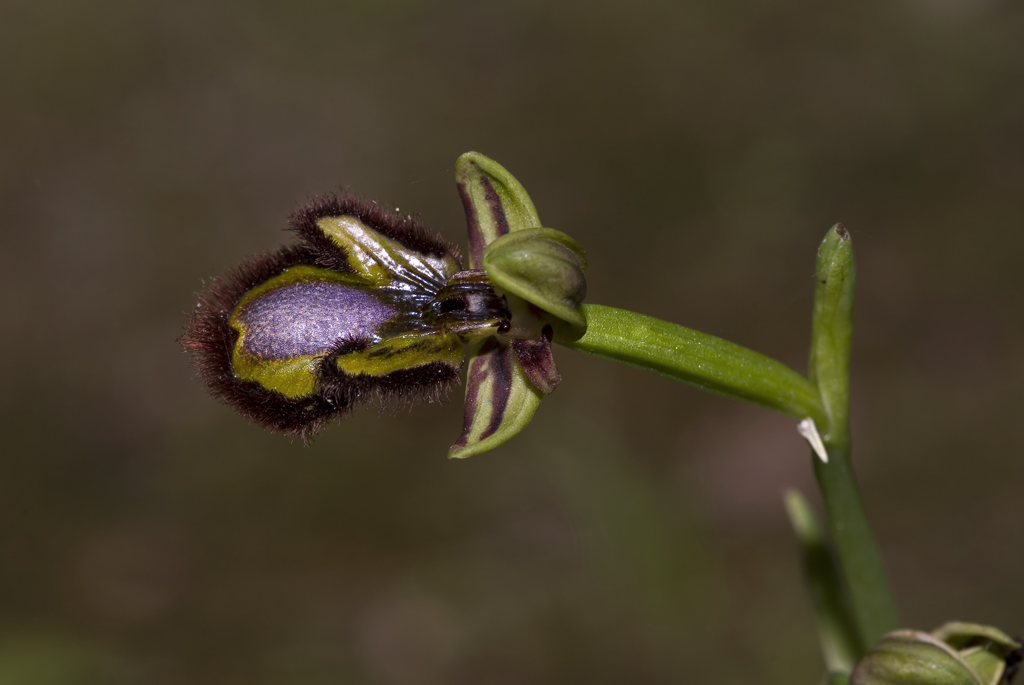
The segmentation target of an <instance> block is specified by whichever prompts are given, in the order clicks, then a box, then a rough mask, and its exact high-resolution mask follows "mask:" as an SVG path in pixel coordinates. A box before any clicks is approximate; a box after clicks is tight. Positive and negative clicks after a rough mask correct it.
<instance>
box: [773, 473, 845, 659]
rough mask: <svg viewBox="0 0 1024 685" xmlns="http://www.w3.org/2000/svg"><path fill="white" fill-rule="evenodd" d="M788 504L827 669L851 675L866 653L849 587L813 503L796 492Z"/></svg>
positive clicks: (786, 499)
mask: <svg viewBox="0 0 1024 685" xmlns="http://www.w3.org/2000/svg"><path fill="white" fill-rule="evenodd" d="M785 502H786V512H787V513H788V514H789V520H790V523H792V525H793V532H795V533H796V537H797V540H798V541H799V542H800V550H801V552H802V554H801V556H802V557H803V567H804V581H805V583H806V585H807V590H808V593H809V594H810V596H811V604H812V606H813V607H814V614H815V617H816V618H817V619H818V639H819V640H820V642H821V651H822V654H823V655H824V657H825V666H826V668H828V670H829V672H831V673H849V672H850V671H852V670H853V665H854V663H855V662H856V661H857V659H859V658H860V656H861V655H862V654H863V653H864V650H863V649H862V647H861V644H860V635H859V634H858V632H857V629H856V627H855V626H854V622H853V618H852V616H851V615H850V613H851V612H850V606H849V597H848V596H847V593H846V587H845V586H844V585H843V581H842V578H840V576H839V569H837V568H836V565H835V560H834V558H833V556H832V550H831V549H830V548H829V544H828V539H827V537H826V535H825V531H824V530H823V529H822V528H821V525H820V524H819V523H818V518H817V517H816V516H815V515H814V510H813V509H812V508H811V505H810V503H809V502H808V501H807V500H806V499H804V497H803V495H801V494H800V493H799V492H796V491H795V490H790V491H789V492H787V493H786V498H785Z"/></svg>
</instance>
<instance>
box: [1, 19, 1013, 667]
mask: <svg viewBox="0 0 1024 685" xmlns="http://www.w3.org/2000/svg"><path fill="white" fill-rule="evenodd" d="M466 150H479V151H481V152H483V153H485V154H487V155H489V156H491V157H493V158H495V159H497V160H498V161H499V162H501V163H502V164H504V165H505V166H506V167H508V168H509V169H510V170H511V171H512V173H514V174H515V175H516V176H517V177H518V178H519V179H520V180H521V181H522V182H523V184H524V185H525V186H526V188H527V189H528V190H529V191H530V193H531V194H532V196H533V199H534V200H535V202H536V204H537V207H538V209H539V211H540V215H541V217H542V219H543V221H544V223H545V225H548V226H551V227H554V228H558V229H561V230H564V231H567V232H569V233H570V234H572V235H573V236H574V237H576V238H577V239H578V240H579V241H580V242H581V243H582V244H583V245H584V246H585V247H586V249H587V250H588V254H589V257H590V263H591V270H590V273H589V277H590V298H589V300H590V301H591V302H599V303H604V304H609V305H615V306H619V307H625V308H629V309H634V310H637V311H640V312H644V313H647V314H652V315H655V316H659V317H662V318H666V319H668V320H671V321H674V322H677V323H681V324H684V325H687V326H690V327H693V328H697V329H700V330H703V331H707V332H709V333H713V334H716V335H719V336H723V337H725V338H728V339H730V340H733V341H735V342H738V343H741V344H744V345H747V346H749V347H752V348H754V349H756V350H758V351H761V352H763V353H766V354H769V355H771V356H774V357H776V358H778V359H781V360H783V361H784V362H786V363H788V364H790V365H792V366H793V367H795V368H797V369H800V370H803V369H804V368H805V364H806V361H805V360H806V355H807V350H808V329H809V320H810V307H811V294H812V289H813V264H814V255H815V250H816V248H817V244H818V242H819V240H820V239H821V237H822V236H823V235H824V232H825V230H826V229H827V228H828V227H829V226H830V225H831V224H833V223H834V222H836V221H842V222H844V223H845V225H846V226H847V227H848V228H849V229H850V230H851V232H852V235H853V237H854V240H855V245H856V249H857V259H858V268H859V276H858V278H859V282H858V305H857V306H858V311H857V318H858V327H857V333H856V346H855V350H854V397H853V412H854V439H855V458H856V461H857V465H858V469H859V473H860V477H861V480H862V485H863V489H864V495H865V499H866V501H867V505H868V509H869V512H870V514H871V517H872V519H873V521H874V523H875V524H876V529H877V534H878V536H879V538H880V541H881V544H882V546H883V548H884V551H885V555H886V559H887V561H888V565H889V568H890V569H891V572H892V576H893V582H894V584H895V587H896V591H897V593H898V595H899V598H900V600H901V603H902V610H903V616H904V620H905V622H906V624H908V625H909V626H913V627H917V628H923V629H931V628H932V627H934V626H936V625H937V624H939V623H941V622H943V621H945V620H947V619H954V618H955V619H961V620H973V621H980V622H985V623H992V624H996V625H999V626H1001V627H1003V628H1004V629H1006V630H1008V631H1011V632H1012V631H1017V632H1020V631H1022V630H1024V595H1022V591H1021V577H1022V574H1024V545H1022V544H1021V543H1022V538H1024V506H1022V504H1021V500H1022V490H1024V460H1022V458H1021V457H1022V448H1024V437H1022V434H1021V424H1022V421H1021V415H1022V409H1024V400H1022V397H1024V317H1022V316H1021V313H1022V311H1024V295H1022V293H1021V289H1020V286H1019V283H1020V271H1019V269H1020V266H1019V265H1020V263H1021V251H1022V248H1024V237H1022V234H1024V5H1022V4H1021V3H1019V2H1013V1H1012V0H884V1H883V0H868V1H867V2H861V3H852V2H845V3H818V2H811V1H809V0H779V1H777V2H768V1H765V0H726V1H717V2H716V1H711V0H704V1H695V2H653V1H652V2H647V1H642V2H633V3H628V4H627V3H612V2H599V1H598V2H595V1H593V0H591V1H590V2H565V3H553V2H541V1H537V2H528V1H524V2H509V3H503V4H498V3H484V2H473V1H469V0H463V1H455V0H453V1H448V2H417V1H415V0H362V1H357V2H333V3H328V2H317V1H314V0H295V1H293V2H290V3H283V2H282V3H274V2H267V1H257V2H237V1H236V2H217V3H210V2H201V1H200V0H181V1H178V2H163V3H155V2H137V1H134V0H105V1H103V2H93V3H82V2H74V1H72V0H49V1H46V2H35V1H32V0H3V2H2V4H0V217H2V218H0V226H2V247H0V268H2V273H3V283H4V286H3V287H2V288H0V359H2V362H0V363H2V377H0V430H2V442H0V445H2V447H0V451H2V457H0V683H3V684H4V685H6V684H8V683H11V684H14V685H20V684H22V683H31V684H33V685H37V684H38V685H53V684H58V683H60V684H63V683H117V684H122V683H124V684H134V683H146V684H149V683H153V684H156V685H183V684H190V685H191V684H210V685H213V684H217V685H233V684H249V683H252V684H255V685H264V684H265V685H285V684H288V685H307V684H309V685H315V684H323V683H380V684H387V685H390V684H395V685H403V684H410V685H429V684H434V683H453V684H456V685H458V684H463V683H464V684H466V685H468V684H470V683H472V684H474V685H476V684H493V685H511V684H518V683H535V684H543V683H552V684H554V683H576V682H579V683H584V682H585V683H624V682H629V683H651V684H655V683H679V682H687V683H714V684H723V685H726V684H732V683H735V684H740V683H744V684H746V683H751V682H757V683H766V684H771V683H778V684H780V685H782V684H786V685H791V684H795V683H814V682H816V680H817V678H818V677H819V675H820V674H821V670H822V663H821V659H820V656H819V655H818V648H817V645H816V638H815V633H814V628H813V621H812V617H811V612H810V607H809V604H808V601H807V600H806V598H805V596H804V594H803V589H802V586H801V581H800V577H799V567H798V563H797V558H796V549H795V545H794V542H793V540H792V537H791V535H790V533H789V530H788V527H787V523H786V520H785V516H784V513H783V509H782V505H781V500H780V497H781V493H782V491H783V490H784V489H785V488H786V487H798V488H800V489H802V490H803V491H805V492H807V493H813V490H814V486H813V480H812V477H811V473H810V465H809V456H808V449H807V447H806V445H805V444H804V443H803V442H802V441H801V439H800V438H799V437H798V435H797V433H796V430H795V426H794V421H792V420H791V419H788V418H786V417H784V416H781V415H774V414H771V413H768V412H766V411H765V410H762V409H758V408H755V407H748V406H746V405H742V404H740V403H737V402H733V401H728V400H724V399H719V398H715V397H711V396H706V395H703V394H701V393H699V392H697V391H695V390H692V389H690V388H687V387H684V386H680V385H676V384H673V383H671V382H669V381H666V380H663V379H660V378H657V377H653V376H649V375H645V374H642V373H640V372H638V371H634V370H632V369H628V368H625V367H617V366H615V365H612V364H610V363H608V362H604V361H601V360H598V359H594V358H588V357H584V356H582V355H579V354H577V353H574V352H571V351H568V350H565V349H558V350H556V356H557V360H558V364H559V367H560V369H561V371H562V373H563V376H564V382H563V384H562V385H561V386H560V387H559V388H558V391H557V392H556V393H555V394H554V395H553V396H551V397H550V398H548V399H547V400H546V401H545V402H544V403H543V404H542V406H541V408H540V410H539V411H538V413H537V416H536V419H535V420H534V422H533V424H532V425H531V426H530V427H529V429H528V430H527V431H526V432H525V433H524V434H522V435H521V436H520V437H518V438H517V439H516V440H514V441H513V442H511V443H509V444H507V445H506V446H504V447H502V448H500V449H498V450H496V451H494V452H491V453H488V454H486V455H483V456H480V457H476V458H474V459H472V460H470V461H467V462H449V461H447V460H446V459H445V452H446V450H447V448H448V446H449V444H450V443H451V442H452V441H453V440H454V439H455V438H456V437H457V436H458V434H459V430H460V427H461V391H457V392H456V393H454V394H453V396H452V397H450V398H449V400H448V401H447V402H445V403H443V404H440V405H428V406H422V407H418V408H416V409H415V410H414V411H412V412H411V413H409V412H405V411H402V412H399V413H398V414H395V415H392V414H384V415H379V414H378V412H377V411H376V410H374V409H373V408H365V409H362V410H360V411H358V412H356V413H355V415H353V416H352V417H350V418H349V419H347V420H346V421H345V422H344V423H343V424H342V425H335V426H331V427H330V428H329V429H328V430H326V431H325V432H324V433H323V434H322V435H321V436H320V437H319V438H318V439H317V440H316V441H315V443H314V444H313V445H312V446H311V447H304V446H303V445H302V444H301V443H300V442H298V441H291V440H289V439H286V438H282V437H279V436H275V435H270V434H267V433H265V432H263V431H262V430H260V429H258V428H256V427H255V426H252V425H250V424H248V423H247V422H246V421H244V420H243V419H241V418H239V417H238V416H236V415H234V414H233V413H232V412H231V411H230V410H228V409H226V408H225V407H223V406H221V405H219V404H217V403H215V402H214V401H212V400H210V399H209V398H208V397H207V396H206V394H205V392H204V391H203V389H202V387H201V386H200V385H199V384H198V383H197V382H196V381H195V379H194V378H193V375H192V371H191V368H190V365H189V361H188V359H187V358H186V357H185V356H184V355H183V354H182V353H181V352H180V350H179V348H178V346H177V344H176V343H175V338H176V337H177V336H178V335H179V333H180V331H181V327H182V325H183V322H184V320H185V317H186V312H187V311H188V310H189V309H190V307H191V306H192V305H193V303H194V298H195V295H194V293H195V292H196V291H197V290H199V289H201V288H202V287H203V283H204V279H207V278H209V277H210V276H212V275H214V274H217V273H219V272H221V271H223V270H224V269H225V268H226V267H227V266H229V265H231V264H233V263H234V262H236V261H238V260H240V259H241V258H243V257H244V256H246V255H249V254H251V253H254V252H257V251H261V250H266V249H271V248H274V247H275V246H277V245H278V244H280V243H281V242H282V241H284V240H286V239H287V236H286V235H285V234H284V233H282V228H283V226H284V222H285V218H286V217H287V215H288V214H289V213H290V212H291V211H292V210H293V209H294V208H295V207H296V205H297V204H298V203H300V202H302V201H303V200H304V198H306V197H307V196H308V195H310V194H313V193H319V192H324V191H328V190H330V189H332V188H336V187H338V186H348V187H351V188H353V189H356V190H358V191H360V192H361V193H363V194H365V195H367V196H369V197H372V198H378V199H380V200H382V201H387V202H391V203H394V205H395V206H400V207H401V208H402V209H403V210H408V211H412V212H416V213H418V214H420V215H421V216H422V217H423V219H424V221H425V222H426V223H427V225H428V226H430V227H433V228H435V229H436V230H438V231H440V232H441V233H443V234H444V236H445V237H446V238H448V239H449V240H451V241H454V242H457V243H464V242H465V228H464V227H465V221H464V217H463V213H462V207H461V203H460V201H459V199H458V195H457V194H456V191H455V187H454V183H453V171H454V162H455V159H456V157H457V156H458V155H459V154H460V153H461V152H464V151H466Z"/></svg>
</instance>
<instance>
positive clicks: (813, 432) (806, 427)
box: [796, 416, 828, 464]
mask: <svg viewBox="0 0 1024 685" xmlns="http://www.w3.org/2000/svg"><path fill="white" fill-rule="evenodd" d="M796 430H797V432H798V433H800V435H802V436H804V440H806V441H807V442H809V443H811V449H813V450H814V453H815V454H817V455H818V459H821V462H822V463H823V464H827V463H828V452H826V451H825V443H823V442H822V441H821V436H820V435H818V427H817V426H815V425H814V419H812V418H811V417H809V416H808V417H807V418H806V419H804V420H803V421H801V422H800V423H798V424H796Z"/></svg>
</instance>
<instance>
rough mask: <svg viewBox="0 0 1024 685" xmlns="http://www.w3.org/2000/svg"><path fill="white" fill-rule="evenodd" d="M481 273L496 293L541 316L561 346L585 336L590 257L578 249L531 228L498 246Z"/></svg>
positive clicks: (494, 245) (498, 241) (565, 239)
mask: <svg viewBox="0 0 1024 685" xmlns="http://www.w3.org/2000/svg"><path fill="white" fill-rule="evenodd" d="M483 268H484V271H486V272H487V275H488V276H490V278H491V280H492V281H493V282H494V283H495V285H497V286H498V287H500V288H502V289H503V290H505V291H507V292H509V293H512V294H513V295H515V296H517V297H520V298H522V299H523V300H526V301H527V302H529V303H530V304H532V305H534V306H535V307H537V308H539V309H541V310H542V311H543V312H545V313H547V314H549V315H550V316H549V317H545V318H546V319H548V320H549V321H550V323H551V324H552V327H553V328H554V332H555V339H556V340H558V341H559V342H572V341H574V340H579V339H580V338H582V337H583V334H584V333H586V332H587V320H586V318H585V317H584V316H583V314H582V312H580V305H581V304H582V303H583V299H584V298H585V297H586V295H587V279H586V277H585V276H584V273H585V272H586V269H587V257H586V254H585V253H584V252H583V248H581V247H580V246H579V244H578V243H577V242H576V241H575V240H573V239H572V238H570V237H569V236H568V235H566V234H565V233H562V232H561V231H556V230H554V229H552V228H527V229H523V230H521V231H517V232H515V233H509V234H507V235H504V236H502V237H500V238H498V239H496V240H494V241H493V242H492V243H491V244H490V245H488V246H487V248H486V249H485V250H484V254H483Z"/></svg>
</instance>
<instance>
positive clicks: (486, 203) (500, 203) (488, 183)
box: [455, 152, 540, 269]
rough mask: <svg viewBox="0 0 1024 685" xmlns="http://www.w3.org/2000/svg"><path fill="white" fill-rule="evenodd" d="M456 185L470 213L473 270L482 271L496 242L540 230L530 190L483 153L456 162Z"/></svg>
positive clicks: (470, 250) (470, 262)
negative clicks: (486, 251)
mask: <svg viewBox="0 0 1024 685" xmlns="http://www.w3.org/2000/svg"><path fill="white" fill-rule="evenodd" d="M455 182H456V184H457V185H458V187H459V194H460V195H461V196H462V203H463V205H464V207H465V210H466V222H467V224H468V230H469V264H470V268H472V269H479V268H482V267H481V265H482V263H483V262H482V258H483V252H484V248H486V247H487V245H489V244H490V243H491V242H492V241H494V240H496V239H498V238H500V237H501V236H503V235H506V234H508V233H511V232H514V231H520V230H522V229H524V228H536V227H538V226H540V217H538V216H537V208H536V207H534V206H533V200H531V199H530V196H529V194H527V192H526V189H525V188H523V186H522V184H521V183H519V181H517V180H516V178H515V176H513V175H512V174H510V173H509V172H508V170H507V169H505V167H503V166H501V165H500V164H498V163H497V162H495V161H494V160H493V159H491V158H489V157H487V156H485V155H482V154H480V153H479V152H467V153H465V154H463V155H462V156H460V157H459V159H458V160H457V161H456V162H455Z"/></svg>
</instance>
